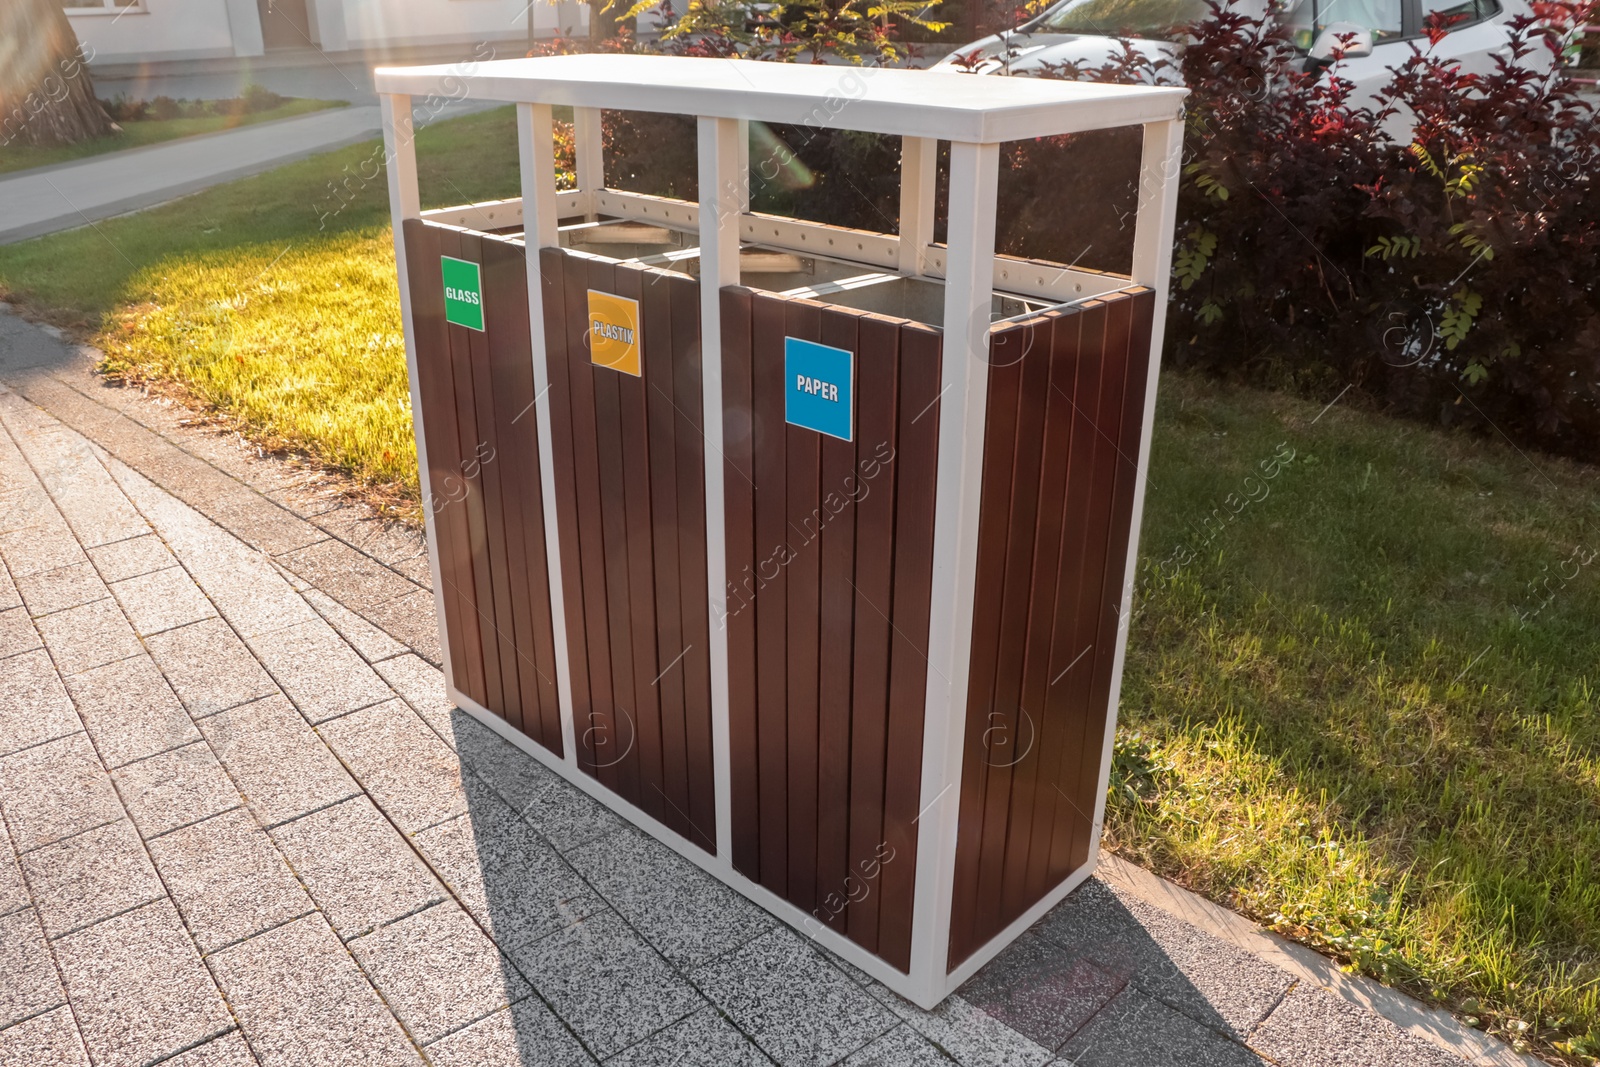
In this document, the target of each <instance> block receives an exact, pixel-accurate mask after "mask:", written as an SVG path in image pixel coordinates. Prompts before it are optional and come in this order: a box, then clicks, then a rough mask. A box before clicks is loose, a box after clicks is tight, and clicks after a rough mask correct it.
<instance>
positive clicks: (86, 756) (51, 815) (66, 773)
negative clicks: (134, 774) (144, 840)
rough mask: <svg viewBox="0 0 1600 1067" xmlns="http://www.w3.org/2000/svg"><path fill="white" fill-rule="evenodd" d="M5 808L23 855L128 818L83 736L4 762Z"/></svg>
mask: <svg viewBox="0 0 1600 1067" xmlns="http://www.w3.org/2000/svg"><path fill="white" fill-rule="evenodd" d="M0 802H3V803H4V805H5V813H6V822H7V823H9V824H10V826H11V836H12V838H13V840H15V842H16V845H17V849H18V851H20V852H27V851H29V850H30V849H35V848H39V847H40V846H42V845H48V844H50V843H51V842H53V841H59V840H61V839H62V838H63V837H68V836H70V835H72V834H75V833H79V832H80V831H83V830H87V829H89V828H90V827H93V826H99V825H101V824H102V823H108V822H113V821H115V820H117V819H121V818H122V817H123V815H124V812H123V810H122V804H121V803H120V802H119V801H118V800H117V793H116V790H114V789H112V788H111V778H110V776H108V775H107V774H106V770H105V768H104V767H102V766H101V765H100V758H99V757H98V756H96V755H95V751H94V748H93V746H91V745H90V744H89V738H88V735H87V734H84V733H81V732H80V733H76V734H72V735H71V736H68V737H62V738H57V739H56V740H54V741H48V742H46V743H44V744H42V745H35V746H34V747H32V748H27V749H23V750H22V751H21V752H14V753H12V754H11V755H9V756H7V757H6V758H5V759H4V760H3V761H0Z"/></svg>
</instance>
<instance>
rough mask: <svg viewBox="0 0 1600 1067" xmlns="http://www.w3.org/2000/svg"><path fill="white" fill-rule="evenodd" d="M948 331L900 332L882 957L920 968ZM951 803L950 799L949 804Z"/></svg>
mask: <svg viewBox="0 0 1600 1067" xmlns="http://www.w3.org/2000/svg"><path fill="white" fill-rule="evenodd" d="M939 351H940V335H939V333H938V331H936V330H932V329H929V328H927V327H923V326H917V325H915V324H907V325H906V326H903V327H902V328H901V331H900V383H899V385H900V405H899V411H898V412H897V417H898V420H899V427H898V435H899V444H898V445H897V448H898V453H897V458H896V463H897V464H898V465H899V468H900V470H899V482H898V485H897V491H896V495H895V568H894V607H893V610H892V611H891V614H890V618H891V620H892V622H893V628H892V631H891V632H892V638H891V641H892V645H891V653H890V668H889V669H890V676H889V727H888V746H889V753H890V760H889V766H888V772H887V775H886V780H885V786H884V840H885V842H886V846H887V848H888V849H890V850H891V854H892V856H893V858H892V859H890V860H886V861H885V863H884V866H883V871H882V873H881V874H880V875H879V878H880V879H881V881H882V885H883V900H884V902H883V905H882V908H881V909H880V912H879V915H880V919H879V925H878V954H879V955H880V956H882V957H883V958H884V959H885V960H887V961H889V962H890V963H891V964H893V965H894V966H896V967H898V968H900V969H901V970H905V969H907V968H908V967H909V966H910V964H911V918H912V910H913V909H912V904H913V899H912V893H913V887H914V885H915V877H916V867H917V826H916V820H917V818H918V814H919V805H920V803H921V799H920V798H921V790H922V724H923V717H924V712H925V709H926V700H927V680H928V674H927V672H928V619H929V611H930V604H931V597H932V594H933V584H932V583H933V511H934V488H935V482H936V476H937V473H938V451H939V374H940V371H939V362H940V354H939ZM950 799H951V798H946V800H945V802H946V803H948V802H949V801H950Z"/></svg>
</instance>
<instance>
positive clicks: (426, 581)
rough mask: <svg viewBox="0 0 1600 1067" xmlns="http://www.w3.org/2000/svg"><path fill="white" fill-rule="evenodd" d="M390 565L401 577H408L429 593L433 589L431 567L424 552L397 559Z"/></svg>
mask: <svg viewBox="0 0 1600 1067" xmlns="http://www.w3.org/2000/svg"><path fill="white" fill-rule="evenodd" d="M390 566H391V567H393V568H394V570H395V573H396V574H399V575H400V576H401V577H404V578H410V579H411V580H412V581H413V582H416V583H417V584H418V585H420V586H421V587H422V588H424V589H426V590H428V591H429V592H430V593H431V592H432V591H433V568H432V567H431V566H429V564H428V557H427V555H426V553H424V554H423V555H419V556H412V557H410V558H409V559H402V560H397V561H395V562H394V563H391V564H390Z"/></svg>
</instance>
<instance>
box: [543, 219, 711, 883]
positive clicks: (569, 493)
mask: <svg viewBox="0 0 1600 1067" xmlns="http://www.w3.org/2000/svg"><path fill="white" fill-rule="evenodd" d="M539 265H540V273H541V276H542V279H543V285H544V306H545V345H546V353H547V356H548V360H549V366H550V391H551V404H550V407H551V412H552V415H551V432H552V437H553V441H554V448H553V451H554V457H553V459H554V465H555V472H556V520H557V524H558V528H559V533H560V538H561V547H562V552H561V567H562V572H561V573H562V585H563V589H564V596H565V599H566V605H565V608H566V619H567V633H568V641H567V647H568V650H569V652H568V655H569V659H570V664H571V670H572V701H573V719H574V723H575V727H576V734H577V747H578V753H577V758H578V763H579V765H580V766H581V767H583V769H584V770H585V771H587V772H588V773H589V774H591V775H593V776H595V777H596V778H597V779H599V781H600V782H602V783H603V784H604V785H606V786H607V787H608V788H610V789H612V790H613V791H615V792H616V793H618V794H619V795H621V796H622V797H624V798H626V799H627V800H629V801H630V802H632V803H633V804H635V805H637V806H638V807H639V808H642V809H643V810H644V811H646V812H648V813H649V814H650V815H652V816H654V817H655V818H656V819H658V820H660V821H661V822H663V823H665V824H666V825H667V826H669V827H671V828H672V829H673V830H675V831H677V832H678V833H680V834H682V835H683V836H684V837H686V838H688V839H689V840H690V841H693V842H694V843H695V844H697V845H699V846H700V847H701V848H703V849H705V850H707V851H708V852H714V851H715V850H716V840H717V835H716V798H715V794H714V777H713V768H712V755H711V667H710V647H709V646H710V637H709V630H708V620H707V616H708V614H709V612H708V608H707V601H706V524H705V514H706V510H705V457H704V452H703V451H702V448H703V438H702V436H701V396H700V389H701V384H700V286H699V283H698V282H696V281H695V280H694V279H692V278H689V277H687V276H685V275H680V274H672V273H667V272H664V271H657V270H650V269H647V268H640V267H631V266H625V265H613V264H611V263H607V262H603V261H601V260H597V259H592V258H588V257H584V256H579V255H573V254H571V253H568V252H564V251H562V250H561V249H556V248H546V249H543V250H541V252H540V259H539ZM591 290H593V291H595V292H598V293H606V294H615V295H617V296H622V297H626V298H629V299H631V300H634V301H637V302H638V311H639V321H638V340H639V343H640V347H641V350H642V355H641V361H640V367H639V371H640V373H639V374H638V375H637V376H636V375H634V374H631V373H625V372H624V371H621V370H616V369H612V368H610V367H607V366H599V365H596V364H595V363H594V362H593V361H592V360H591V358H590V355H591V353H590V348H589V333H590V320H589V292H590V291H591Z"/></svg>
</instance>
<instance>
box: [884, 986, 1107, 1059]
mask: <svg viewBox="0 0 1600 1067" xmlns="http://www.w3.org/2000/svg"><path fill="white" fill-rule="evenodd" d="M1086 966H1087V965H1086ZM869 981H870V979H869ZM869 988H870V989H871V991H872V995H873V996H875V997H877V999H878V1002H879V1003H880V1004H882V1005H883V1006H884V1007H886V1008H888V1009H889V1010H890V1011H892V1012H894V1013H895V1014H896V1015H898V1016H899V1017H900V1018H902V1019H904V1020H905V1021H906V1023H907V1025H909V1026H910V1027H911V1028H912V1029H913V1030H915V1031H916V1032H917V1033H919V1034H921V1035H922V1036H923V1037H925V1038H927V1039H928V1040H929V1041H931V1042H933V1043H934V1044H935V1045H937V1046H939V1047H940V1048H942V1049H944V1050H945V1052H947V1053H949V1054H950V1055H951V1056H953V1057H954V1058H955V1059H956V1060H957V1062H959V1063H960V1064H961V1065H962V1067H1039V1065H1040V1064H1044V1063H1048V1062H1050V1060H1051V1057H1052V1056H1053V1055H1054V1053H1053V1052H1052V1051H1051V1049H1049V1048H1046V1047H1045V1046H1044V1045H1041V1044H1039V1043H1037V1042H1035V1041H1033V1040H1032V1039H1030V1038H1029V1037H1027V1036H1025V1033H1024V1032H1023V1030H1022V1028H1020V1027H1015V1024H1014V1023H1013V1024H1011V1025H1007V1021H1006V1020H1004V1019H1002V1018H999V1017H997V1016H995V1015H992V1014H990V1013H989V1012H987V1011H984V1010H982V1009H980V1008H978V1007H976V1006H974V1005H973V1004H971V1003H969V1002H968V1001H967V1000H965V999H964V998H963V997H961V996H959V995H956V996H949V997H946V998H945V999H944V1002H943V1003H941V1004H939V1005H938V1006H937V1007H935V1008H934V1009H933V1010H932V1011H923V1010H922V1009H921V1008H919V1007H917V1006H916V1005H915V1004H913V1003H911V1002H910V1001H909V1000H906V999H905V998H903V997H900V996H898V995H896V994H895V993H893V992H891V991H890V990H889V989H888V987H886V986H883V985H879V984H878V983H877V982H871V984H870V986H869ZM1118 988H1120V985H1119V987H1118ZM1053 994H1054V990H1053V989H1051V988H1050V987H1048V986H1047V987H1045V988H1041V990H1040V991H1039V998H1040V1000H1041V1001H1042V1002H1044V1003H1045V1004H1050V1003H1052V999H1053ZM1060 999H1061V998H1059V997H1055V998H1054V1002H1055V1003H1057V1004H1059V1003H1060ZM1088 999H1090V1000H1094V999H1096V998H1093V997H1090V998H1088ZM1076 1006H1077V1002H1075V1001H1073V1000H1071V999H1068V1000H1067V1002H1066V1003H1065V1005H1063V1007H1064V1010H1066V1011H1069V1012H1071V1011H1073V1010H1074V1009H1075V1007H1076ZM1045 1010H1048V1009H1045ZM1081 1023H1082V1020H1080V1021H1079V1023H1078V1024H1076V1025H1074V1026H1072V1030H1076V1029H1078V1026H1080V1025H1081ZM1014 1027H1015V1028H1014ZM1036 1029H1037V1026H1036ZM1063 1029H1065V1028H1063Z"/></svg>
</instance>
